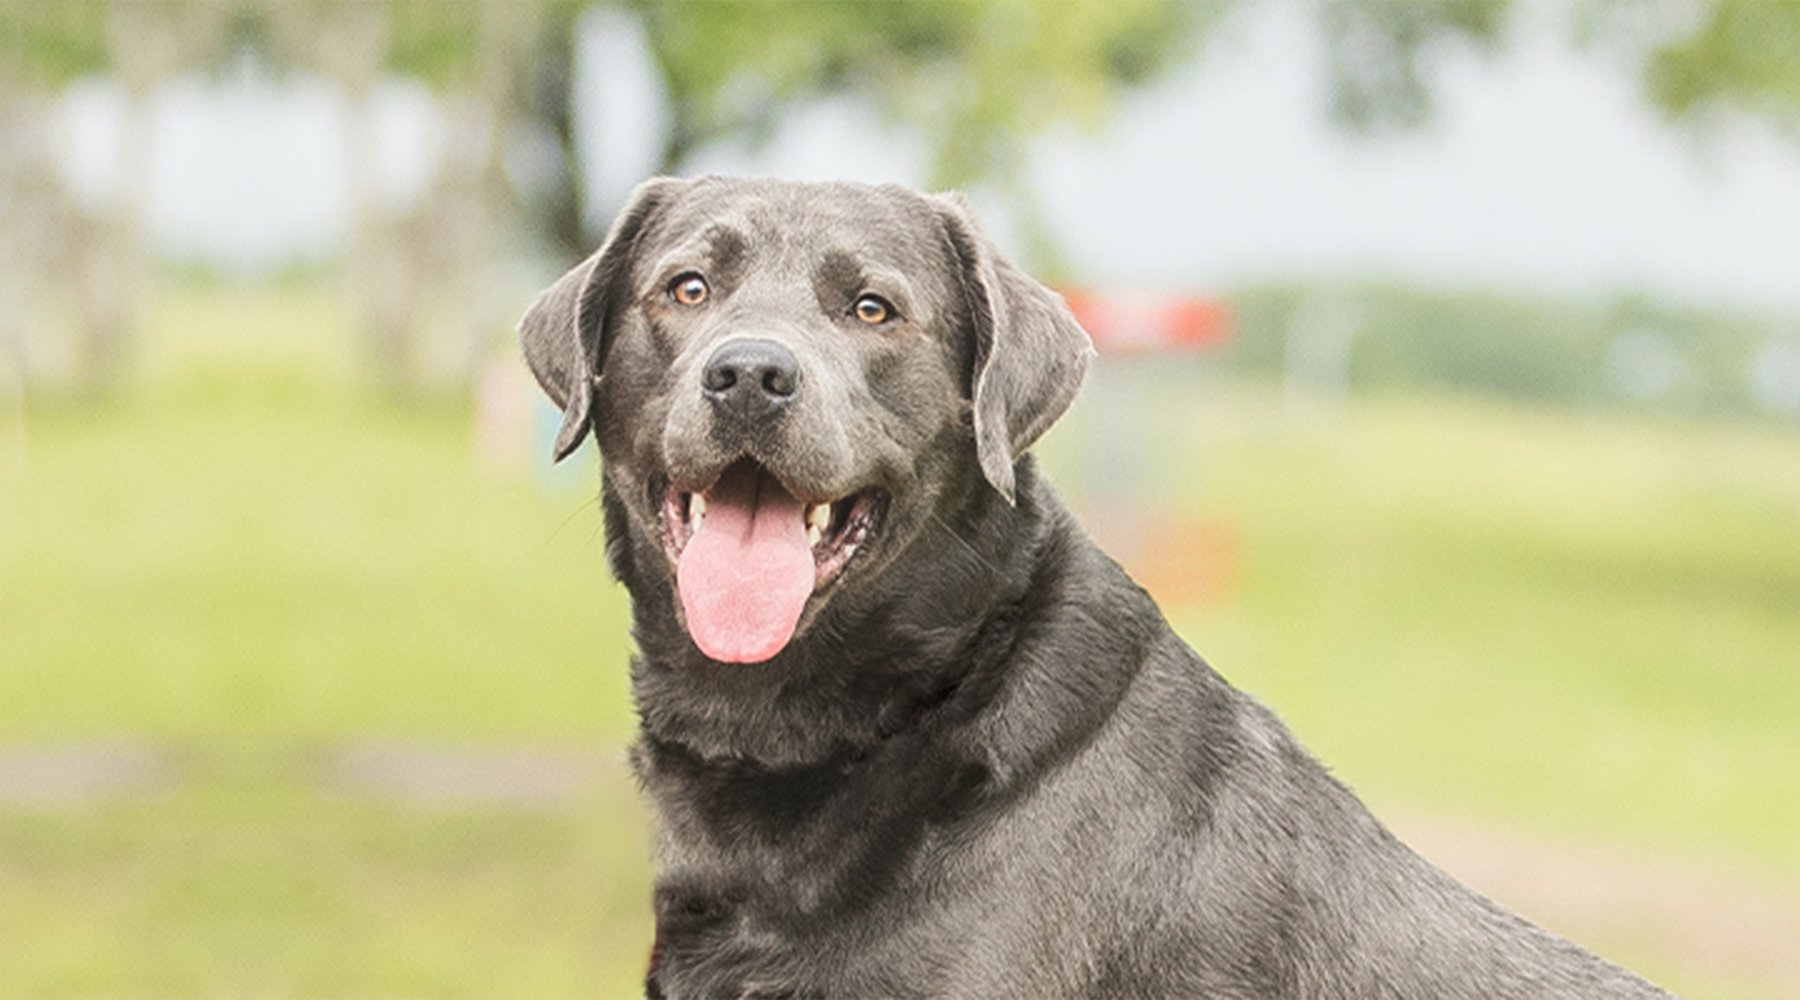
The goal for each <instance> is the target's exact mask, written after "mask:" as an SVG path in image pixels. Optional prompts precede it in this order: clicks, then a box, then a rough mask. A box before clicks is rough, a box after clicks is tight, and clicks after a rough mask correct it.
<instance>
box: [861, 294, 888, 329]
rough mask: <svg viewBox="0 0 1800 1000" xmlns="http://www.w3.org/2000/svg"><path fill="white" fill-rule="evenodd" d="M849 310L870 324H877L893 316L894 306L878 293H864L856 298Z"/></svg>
mask: <svg viewBox="0 0 1800 1000" xmlns="http://www.w3.org/2000/svg"><path fill="white" fill-rule="evenodd" d="M850 311H851V312H854V313H855V314H856V318H857V319H860V320H862V321H863V322H864V323H867V324H869V325H870V326H879V325H881V324H882V323H886V322H887V321H888V320H890V319H893V318H894V307H893V306H891V305H888V302H887V300H886V299H884V298H882V297H881V296H879V295H864V296H863V297H862V298H860V299H857V300H856V305H854V306H852V307H851V309H850Z"/></svg>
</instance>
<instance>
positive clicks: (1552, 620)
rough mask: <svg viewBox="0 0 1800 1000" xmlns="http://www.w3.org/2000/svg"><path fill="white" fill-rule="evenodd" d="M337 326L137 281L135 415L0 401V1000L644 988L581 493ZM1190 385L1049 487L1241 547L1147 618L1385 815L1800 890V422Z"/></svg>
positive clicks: (605, 633)
mask: <svg viewBox="0 0 1800 1000" xmlns="http://www.w3.org/2000/svg"><path fill="white" fill-rule="evenodd" d="M346 328H347V322H346V317H345V316H344V315H343V314H342V313H341V312H340V311H339V310H338V307H337V306H336V304H335V300H334V299H333V298H331V297H330V296H329V295H327V294H325V293H323V292H311V291H286V292H275V291H226V292H205V293H202V292H198V291H185V292H179V293H169V294H165V295H163V296H161V297H159V298H158V300H157V302H156V306H155V309H154V312H153V316H152V322H151V324H150V329H149V330H148V331H147V335H146V338H145V344H146V346H145V354H144V357H143V359H142V360H143V365H142V367H143V376H142V378H141V379H140V380H139V381H138V382H137V383H135V384H134V386H133V388H132V389H131V390H129V391H128V392H127V393H126V394H125V395H124V396H123V397H122V398H120V399H117V400H115V401H110V402H107V403H105V404H75V403H66V404H57V403H46V404H43V405H34V406H33V407H31V408H30V409H28V410H27V411H25V414H24V423H23V424H22V425H21V424H20V422H19V420H20V418H19V416H18V414H17V413H16V412H11V411H9V412H7V413H5V414H0V941H4V942H6V944H5V946H4V947H0V984H4V986H0V994H4V995H7V996H24V997H111V996H133V997H237V996H258V997H284V996H294V997H302V996H304V997H314V996H317V997H325V996H334V997H342V996H384V997H561V996H567V997H594V996H607V997H610V996H630V995H633V991H634V989H635V983H636V980H637V977H638V975H639V973H640V972H641V969H642V963H643V958H644V954H645V949H646V948H647V946H648V932H649V927H648V920H647V914H646V910H647V893H648V880H647V846H646V838H645V834H644V832H643V817H642V815H641V812H640V810H639V809H638V807H637V806H636V804H635V794H634V792H633V790H632V788H631V786H630V782H629V779H628V778H627V777H626V776H625V775H624V773H623V770H622V769H621V768H620V767H619V766H618V764H617V757H618V753H619V748H620V747H621V746H622V744H623V741H624V740H625V739H626V737H627V735H628V732H629V728H630V725H631V713H630V707H629V704H628V701H627V698H626V691H625V682H624V666H625V661H626V657H627V652H628V650H627V641H626V637H625V608H624V603H623V595H622V594H621V593H620V592H619V591H618V589H617V588H616V587H615V586H613V585H612V584H611V582H610V581H609V580H607V578H606V576H605V573H604V570H603V568H602V566H601V539H600V535H599V517H598V514H597V512H596V511H595V510H594V509H593V506H592V503H591V498H590V494H591V493H592V480H591V478H589V477H585V476H581V475H577V476H575V477H573V480H572V481H571V480H569V479H558V480H555V481H550V482H547V481H545V480H544V479H543V477H542V476H540V475H538V474H536V473H534V472H533V471H531V469H530V467H529V466H521V467H518V468H505V467H493V466H490V465H486V464H484V463H482V462H480V461H477V459H476V457H475V450H474V447H473V444H472V432H471V413H470V411H469V410H468V409H466V408H463V407H455V406H441V405H437V406H423V407H420V406H411V407H406V406H400V405H397V404H394V403H391V402H383V401H381V400H380V399H379V398H378V397H377V396H375V395H374V394H371V393H369V392H368V391H366V389H365V388H364V387H363V386H362V385H361V383H360V382H359V381H358V380H357V379H356V378H355V377H354V373H353V368H352V364H351V352H350V350H349V341H348V336H347V334H346ZM1195 375H1196V373H1195V372H1194V371H1193V370H1191V369H1189V368H1183V367H1178V366H1171V367H1169V368H1167V369H1165V370H1163V371H1160V372H1142V371H1138V372H1121V371H1102V372H1101V374H1100V381H1099V382H1097V384H1096V385H1095V386H1094V391H1093V392H1091V393H1090V395H1089V398H1088V401H1087V402H1086V403H1084V404H1078V408H1077V413H1076V414H1075V416H1074V418H1073V419H1072V420H1071V421H1070V422H1069V423H1068V424H1067V425H1066V426H1065V427H1063V428H1061V429H1059V430H1058V431H1057V432H1056V433H1055V435H1053V438H1052V440H1051V441H1049V442H1047V446H1046V449H1045V451H1046V454H1047V459H1048V461H1049V464H1050V465H1051V466H1052V468H1053V471H1054V472H1055V474H1056V475H1057V476H1058V478H1059V480H1060V481H1063V482H1065V483H1067V484H1069V490H1068V492H1069V493H1070V494H1071V496H1072V498H1073V499H1075V500H1076V501H1077V502H1078V503H1080V504H1081V505H1083V506H1085V507H1088V508H1089V509H1090V511H1091V512H1092V515H1093V516H1095V517H1106V516H1108V514H1107V511H1108V510H1109V509H1110V508H1108V507H1106V505H1105V504H1103V503H1101V502H1100V500H1099V499H1098V498H1096V496H1095V495H1093V491H1091V490H1088V489H1086V488H1085V487H1086V484H1088V483H1090V482H1092V481H1094V480H1095V478H1096V477H1095V475H1094V473H1093V470H1094V469H1095V468H1096V467H1097V466H1099V465H1103V464H1104V463H1105V462H1112V463H1114V465H1113V466H1108V468H1114V467H1116V463H1117V462H1118V461H1119V458H1118V456H1117V455H1116V454H1110V455H1109V453H1110V452H1116V451H1117V450H1118V446H1119V441H1118V440H1117V436H1116V435H1117V432H1118V431H1119V428H1121V426H1123V427H1124V428H1125V429H1126V431H1125V432H1126V433H1129V434H1132V435H1134V436H1135V437H1138V438H1141V440H1138V441H1135V442H1134V443H1133V444H1132V446H1131V448H1129V449H1128V452H1129V454H1128V455H1127V458H1128V459H1129V458H1130V457H1131V455H1136V459H1135V464H1136V467H1137V473H1138V478H1139V479H1140V480H1141V486H1142V499H1143V501H1144V507H1143V509H1147V510H1150V511H1153V512H1156V514H1157V517H1156V518H1155V519H1153V520H1152V521H1151V522H1147V523H1151V524H1154V525H1162V526H1166V525H1170V524H1174V525H1184V524H1187V523H1189V522H1202V523H1204V524H1206V525H1208V526H1210V527H1209V529H1208V530H1209V531H1210V532H1211V535H1210V536H1209V537H1212V538H1214V539H1215V541H1219V544H1218V545H1217V546H1216V547H1214V546H1209V547H1208V548H1207V549H1206V551H1209V552H1211V551H1217V552H1218V553H1221V555H1220V561H1221V562H1222V563H1228V564H1229V565H1222V566H1195V567H1193V571H1194V572H1195V573H1197V574H1210V575H1211V576H1212V577H1216V578H1218V579H1220V580H1222V581H1223V584H1222V587H1215V588H1214V589H1213V590H1211V591H1209V596H1208V598H1207V599H1206V600H1202V601H1193V602H1186V601H1184V600H1183V595H1184V593H1185V592H1184V591H1183V589H1182V587H1181V586H1180V583H1181V581H1180V579H1179V578H1178V576H1179V570H1180V567H1181V564H1180V562H1179V561H1178V560H1177V561H1174V562H1171V561H1170V560H1169V559H1167V558H1166V557H1164V558H1162V559H1161V560H1160V561H1159V562H1158V564H1157V566H1155V567H1153V568H1152V570H1153V571H1151V572H1148V573H1147V575H1148V576H1150V578H1151V582H1152V585H1153V587H1158V588H1159V589H1164V590H1166V593H1167V595H1168V596H1169V597H1171V598H1173V599H1174V605H1173V606H1172V607H1171V609H1170V611H1171V617H1172V618H1173V619H1174V620H1175V621H1176V623H1177V625H1178V626H1179V627H1180V628H1181V629H1182V630H1183V632H1184V634H1186V635H1187V636H1188V637H1189V638H1190V640H1192V641H1193V642H1194V644H1195V645H1196V646H1197V647H1198V648H1199V649H1200V650H1201V651H1202V652H1203V653H1205V654H1206V655H1207V656H1208V658H1209V659H1210V660H1211V661H1212V662H1213V663H1214V664H1215V666H1217V667H1218V668H1219V669H1220V670H1221V671H1222V672H1223V673H1225V674H1226V675H1227V676H1228V677H1229V678H1231V679H1232V680H1233V682H1234V683H1237V684H1239V685H1240V686H1242V687H1244V688H1246V689H1248V690H1250V691H1252V692H1254V693H1255V694H1257V695H1258V696H1259V697H1260V698H1262V699H1263V700H1264V701H1266V702H1268V703H1270V704H1271V705H1272V706H1274V707H1275V708H1276V709H1277V710H1278V711H1279V712H1281V713H1282V714H1283V716H1284V717H1285V718H1286V719H1287V720H1288V722H1289V723H1290V725H1291V726H1292V727H1293V728H1294V729H1295V730H1296V731H1297V732H1298V733H1299V735H1300V736H1301V738H1302V739H1303V740H1304V741H1306V742H1307V743H1308V744H1309V745H1310V746H1311V747H1312V748H1313V749H1314V750H1315V751H1316V752H1317V753H1318V754H1319V755H1320V756H1321V757H1323V758H1324V759H1325V760H1326V761H1327V762H1328V763H1329V764H1330V765H1331V766H1332V767H1333V768H1334V770H1336V771H1337V773H1339V774H1340V775H1341V776H1342V777H1344V778H1345V780H1347V781H1348V782H1349V783H1350V784H1351V785H1353V786H1354V787H1355V788H1356V789H1357V790H1358V791H1359V792H1360V793H1362V794H1363V796H1364V797H1365V798H1366V799H1368V800H1369V801H1370V802H1371V803H1372V804H1373V805H1374V806H1375V807H1376V808H1377V811H1378V812H1385V811H1390V810H1392V811H1398V812H1404V813H1410V814H1426V815H1444V816H1451V817H1459V818H1462V819H1465V820H1468V821H1471V822H1478V823H1481V824H1483V825H1485V826H1488V827H1492V828H1494V829H1498V830H1502V831H1519V832H1521V833H1524V834H1529V835H1532V836H1540V837H1548V838H1555V839H1566V840H1569V841H1571V842H1581V843H1590V844H1603V845H1612V846H1614V847H1616V848H1617V849H1618V850H1620V851H1622V852H1635V851H1643V852H1651V853H1653V854H1655V855H1656V856H1657V857H1662V858H1674V859H1677V860H1680V859H1692V860H1694V861H1695V862H1697V863H1705V864H1707V865H1715V866H1725V867H1727V868H1730V869H1731V870H1734V871H1741V872H1743V873H1744V875H1745V877H1746V878H1749V879H1754V880H1760V881H1763V882H1766V883H1767V884H1770V885H1775V886H1791V887H1794V888H1795V889H1796V890H1797V891H1800V876H1797V874H1796V873H1800V838H1796V837H1795V836H1794V835H1793V831H1794V830H1795V829H1796V828H1800V741H1797V740H1796V737H1795V733H1796V732H1800V685H1797V684H1796V683H1795V681H1796V677H1795V673H1794V671H1795V669H1796V667H1800V433H1797V432H1796V431H1795V430H1794V429H1793V428H1772V427H1754V426H1745V425H1718V426H1690V425H1678V424H1671V423H1657V422H1655V421H1651V420H1646V419H1644V418H1641V417H1640V418H1631V419H1626V418H1619V417H1604V416H1596V415H1586V416H1584V415H1579V414H1573V413H1570V412H1566V411H1565V412H1556V411H1543V410H1531V409H1522V408H1518V407H1514V406H1508V405H1504V404H1497V403H1478V402H1470V401H1467V400H1459V399H1440V398H1422V397H1418V396H1410V397H1396V398H1377V399H1367V400H1356V401H1352V402H1351V404H1350V405H1349V407H1348V408H1347V409H1346V410H1344V411H1343V412H1341V413H1319V412H1312V411H1307V412H1294V411H1293V410H1292V409H1291V408H1289V407H1286V406H1284V405H1283V402H1282V400H1281V398H1280V397H1279V395H1278V394H1277V393H1275V392H1273V391H1271V390H1269V389H1268V388H1266V387H1257V386H1244V385H1225V384H1213V383H1209V382H1205V381H1204V380H1196V378H1195ZM1122 400H1132V401H1133V402H1131V403H1130V409H1129V410H1127V411H1124V412H1123V418H1122V417H1121V411H1119V410H1116V409H1109V410H1107V411H1106V412H1105V413H1101V412H1099V410H1098V409H1096V408H1097V407H1101V406H1105V405H1107V404H1108V402H1109V401H1111V402H1114V403H1118V402H1120V401H1122ZM1152 450H1154V452H1155V456H1154V458H1151V457H1150V455H1149V453H1150V452H1151V451H1152ZM1114 478H1116V477H1114ZM1104 529H1105V530H1103V532H1102V533H1118V532H1120V531H1121V530H1122V529H1121V528H1120V526H1119V525H1118V524H1108V525H1105V526H1104ZM1141 530H1142V531H1155V530H1158V529H1156V528H1146V529H1141ZM1125 534H1126V535H1130V534H1131V533H1130V532H1129V531H1126V532H1125ZM1154 541H1155V538H1154V537H1152V538H1151V544H1149V545H1147V546H1146V550H1147V551H1149V552H1153V553H1154V552H1156V546H1155V545H1154ZM1171 566H1173V567H1174V569H1171ZM1172 573H1173V574H1175V575H1174V576H1172V575H1171V574H1172ZM1592 943H1594V944H1597V945H1601V946H1602V947H1603V948H1604V950H1607V951H1609V953H1612V954H1615V955H1617V956H1618V957H1620V958H1624V959H1627V960H1629V961H1631V962H1633V963H1635V964H1638V965H1640V966H1642V967H1643V968H1644V969H1645V970H1646V971H1649V972H1652V973H1653V974H1656V975H1658V976H1660V977H1662V978H1664V979H1665V980H1666V981H1667V982H1668V984H1669V985H1671V986H1673V987H1676V988H1678V989H1681V990H1683V991H1684V992H1686V993H1688V994H1690V995H1692V996H1718V997H1730V998H1743V997H1751V996H1759V995H1760V996H1769V997H1774V996H1776V995H1777V994H1776V993H1775V992H1770V991H1772V990H1774V989H1776V987H1775V986H1773V985H1771V984H1772V983H1774V982H1776V980H1774V979H1772V978H1769V977H1768V976H1762V975H1760V974H1759V972H1758V970H1755V969H1748V970H1746V969H1743V968H1725V967H1711V966H1708V964H1707V963H1706V961H1705V957H1704V956H1700V957H1695V956H1691V955H1686V956H1684V955H1670V954H1658V953H1655V951H1654V950H1653V949H1652V948H1650V947H1649V946H1647V945H1646V944H1645V943H1644V942H1643V941H1641V940H1636V939H1633V938H1632V937H1631V936H1630V934H1629V933H1627V932H1621V933H1620V935H1619V936H1618V937H1617V938H1616V939H1615V940H1610V941H1606V942H1600V941H1595V942H1592ZM1758 991H1762V992H1760V993H1759V992H1758Z"/></svg>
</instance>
